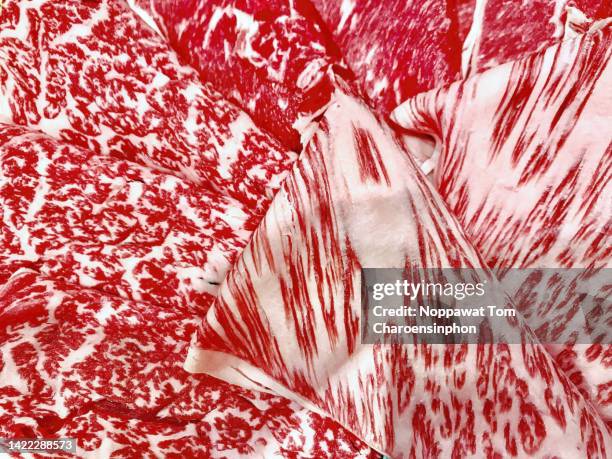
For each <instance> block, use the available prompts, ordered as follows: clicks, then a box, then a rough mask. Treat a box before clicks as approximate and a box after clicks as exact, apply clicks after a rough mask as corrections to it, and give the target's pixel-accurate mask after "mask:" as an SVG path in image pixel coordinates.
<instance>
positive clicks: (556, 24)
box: [454, 0, 612, 75]
mask: <svg viewBox="0 0 612 459" xmlns="http://www.w3.org/2000/svg"><path fill="white" fill-rule="evenodd" d="M454 1H455V2H456V3H457V11H458V22H459V29H460V31H461V32H460V34H461V36H462V38H461V39H462V41H463V56H462V67H463V73H464V75H467V74H470V73H473V72H478V71H482V70H485V69H487V68H490V67H494V66H495V65H499V64H503V63H506V62H509V61H513V60H516V59H519V58H521V57H524V56H525V55H527V54H530V53H534V52H538V51H542V50H544V49H546V48H547V47H548V46H551V45H552V44H554V43H555V42H557V41H560V40H562V39H564V38H572V37H573V36H575V35H576V34H579V33H580V32H584V31H585V30H586V29H587V28H588V27H589V26H590V25H591V24H592V22H593V21H598V20H602V19H606V18H609V17H612V3H610V2H609V0H532V1H528V2H516V1H513V0H454Z"/></svg>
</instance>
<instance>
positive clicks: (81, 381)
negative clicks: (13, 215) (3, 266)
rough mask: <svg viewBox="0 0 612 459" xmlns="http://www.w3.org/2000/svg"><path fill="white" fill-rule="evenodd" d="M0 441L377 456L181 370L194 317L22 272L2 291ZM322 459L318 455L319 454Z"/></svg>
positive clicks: (134, 450)
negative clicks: (73, 440)
mask: <svg viewBox="0 0 612 459" xmlns="http://www.w3.org/2000/svg"><path fill="white" fill-rule="evenodd" d="M0 324H1V325H0V435H1V436H2V437H9V438H24V437H25V438H49V437H71V438H76V439H77V441H78V445H79V448H78V455H79V457H98V458H104V457H111V456H112V457H116V456H117V455H120V456H121V457H143V456H147V457H148V455H160V454H161V455H162V456H163V457H177V458H178V457H185V454H187V455H188V456H189V457H198V458H200V457H201V458H205V457H228V456H231V457H253V456H254V455H265V456H266V457H271V456H275V455H279V456H290V455H291V453H292V452H293V453H296V454H297V453H303V454H305V455H315V456H316V455H317V453H319V452H320V451H325V449H326V448H334V449H336V450H337V451H338V452H339V453H340V456H339V457H345V458H355V457H368V455H369V454H370V451H369V449H368V448H367V447H366V446H365V445H364V444H363V443H361V442H360V441H358V440H357V439H356V438H355V437H353V436H352V435H351V434H350V433H348V432H346V431H345V430H343V429H342V428H340V427H339V426H338V425H337V424H335V423H333V422H332V421H329V420H326V419H324V418H321V417H320V416H318V415H316V414H314V413H310V412H306V411H304V410H303V409H301V408H300V407H298V406H297V405H296V404H295V403H292V402H290V401H289V400H287V399H283V398H280V397H273V396H269V395H258V394H255V393H251V392H248V391H245V390H242V389H240V388H238V387H235V386H231V385H228V384H226V383H224V382H222V381H219V380H216V379H214V378H211V377H208V376H205V375H192V374H189V373H187V372H185V371H184V370H182V368H181V364H182V361H181V359H180V355H181V354H183V353H184V351H185V350H186V348H187V347H188V345H189V340H190V335H191V334H192V333H193V331H194V329H195V327H196V321H195V319H194V316H193V315H190V314H184V313H181V312H177V311H172V310H169V309H168V308H163V307H157V306H154V305H151V304H146V303H140V302H133V301H125V300H122V299H119V298H117V297H114V296H109V295H106V294H103V293H100V292H98V291H95V290H91V289H83V288H81V287H78V286H74V285H71V284H68V283H65V282H62V281H57V280H51V279H49V278H47V277H45V276H42V275H40V274H38V273H36V272H35V271H31V270H27V269H21V270H19V271H17V272H15V273H14V274H13V275H12V277H11V278H10V279H9V280H8V282H7V283H6V284H4V285H3V286H2V287H1V288H0ZM319 457H320V456H319Z"/></svg>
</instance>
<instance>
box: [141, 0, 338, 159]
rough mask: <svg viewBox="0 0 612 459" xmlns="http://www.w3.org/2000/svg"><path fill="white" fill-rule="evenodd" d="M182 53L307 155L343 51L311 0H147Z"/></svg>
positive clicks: (260, 122) (286, 142) (258, 119)
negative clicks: (307, 139) (307, 141)
mask: <svg viewBox="0 0 612 459" xmlns="http://www.w3.org/2000/svg"><path fill="white" fill-rule="evenodd" d="M138 6H140V7H141V8H142V9H143V10H144V11H145V12H146V13H149V15H150V17H151V18H152V19H153V20H154V21H155V23H156V24H158V25H159V28H160V29H161V31H162V33H163V35H164V36H165V37H166V38H167V40H168V42H169V44H170V45H171V46H172V47H173V49H175V50H176V51H177V53H178V54H179V55H180V56H181V57H182V58H183V59H184V60H185V61H186V62H188V63H189V64H190V65H191V66H193V67H194V68H195V69H197V70H198V72H199V74H200V76H201V77H202V79H203V80H205V81H210V82H212V83H213V84H214V85H215V88H216V89H218V90H219V91H220V92H221V93H222V94H223V95H224V96H225V97H226V98H228V99H230V100H232V101H234V102H235V103H237V104H238V105H239V106H240V107H242V109H243V110H245V111H246V112H247V113H249V115H251V117H252V118H253V119H254V120H255V122H256V123H257V125H258V126H260V127H262V128H264V129H266V130H268V131H269V132H270V133H271V134H272V135H273V136H274V137H275V138H276V139H278V140H279V141H280V142H281V143H283V145H285V147H287V148H289V149H292V150H295V151H300V150H301V148H302V140H301V138H302V137H303V136H304V135H307V131H308V127H309V124H310V122H311V121H312V120H313V119H314V118H316V117H317V116H319V115H320V114H321V112H322V111H324V110H325V108H326V107H327V105H328V104H329V102H330V98H331V95H332V93H333V90H334V86H335V82H334V73H335V72H340V74H342V75H345V76H346V69H343V66H342V62H341V58H340V54H339V51H338V50H337V48H336V46H335V44H334V43H333V42H332V40H331V37H329V36H328V35H329V34H327V32H326V29H325V26H322V24H321V21H320V18H319V17H318V13H317V12H316V11H315V9H314V7H313V6H312V5H311V4H310V2H309V1H304V0H300V1H289V0H272V1H270V0H249V1H237V0H171V1H166V0H140V1H139V2H138Z"/></svg>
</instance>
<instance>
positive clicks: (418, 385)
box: [186, 92, 610, 458]
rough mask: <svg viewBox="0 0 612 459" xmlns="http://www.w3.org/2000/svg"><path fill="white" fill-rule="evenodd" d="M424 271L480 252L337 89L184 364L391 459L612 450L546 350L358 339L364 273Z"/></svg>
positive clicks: (468, 263) (389, 140)
mask: <svg viewBox="0 0 612 459" xmlns="http://www.w3.org/2000/svg"><path fill="white" fill-rule="evenodd" d="M413 266H416V267H420V266H428V267H444V266H446V267H460V266H461V267H477V266H480V259H479V256H478V255H477V253H476V252H475V251H474V249H473V248H472V246H471V245H470V244H469V243H468V242H467V241H466V239H465V238H464V236H463V235H462V232H461V231H460V229H459V227H458V226H457V224H456V223H455V220H454V219H453V218H452V217H451V216H450V214H449V213H448V211H447V210H446V208H445V206H444V204H443V202H442V200H441V198H440V197H439V196H438V195H437V194H436V192H435V191H434V190H433V188H432V187H431V185H430V184H429V183H428V182H427V181H426V180H425V178H424V177H423V176H422V174H421V173H420V172H419V171H418V170H417V169H416V166H415V165H414V163H413V162H412V159H411V158H410V157H408V156H407V155H405V154H404V153H403V151H402V150H401V149H400V148H399V147H398V145H397V144H396V143H395V142H394V140H393V136H392V135H391V134H390V132H389V131H388V129H387V128H385V127H384V126H382V125H381V124H379V123H378V121H377V119H376V117H375V116H374V115H372V114H371V113H370V112H369V111H368V109H367V108H366V107H365V106H364V105H363V104H362V103H361V102H359V101H358V100H357V99H355V98H354V97H351V96H349V95H346V94H342V93H340V92H337V93H336V94H335V95H334V103H333V104H332V105H331V106H330V108H329V109H328V110H327V111H326V113H325V115H324V116H323V118H322V120H321V122H320V124H319V129H318V130H317V131H316V132H315V134H314V136H313V138H312V140H311V141H310V143H309V144H308V145H307V147H306V149H305V150H304V152H303V153H302V155H301V157H300V159H299V160H298V163H297V166H296V167H295V168H294V170H293V171H292V174H291V175H290V176H289V177H288V178H287V179H286V180H285V182H284V184H283V186H282V188H281V190H280V191H279V193H278V194H277V195H276V197H275V199H274V201H273V203H272V205H271V207H270V209H269V211H268V213H267V214H266V217H265V218H264V220H263V221H262V223H261V225H260V226H259V227H258V229H257V230H256V231H255V233H254V235H253V239H252V240H251V242H250V243H249V245H248V246H247V248H246V249H245V251H244V252H243V253H242V254H241V256H240V258H239V259H238V261H237V263H236V264H235V265H234V267H233V268H232V270H231V271H230V272H229V274H228V276H227V278H226V281H225V282H224V284H223V285H222V287H221V289H220V293H219V297H218V298H217V301H216V302H215V304H214V306H213V307H212V308H211V309H210V310H209V312H208V314H207V316H206V318H205V319H204V321H203V323H202V327H201V328H200V330H199V335H198V341H197V343H196V345H195V346H194V347H193V348H192V349H191V351H190V355H189V358H188V359H187V362H186V368H187V369H188V370H190V371H195V372H207V373H210V374H213V375H216V376H218V377H220V378H222V379H225V380H228V381H231V382H234V383H238V384H241V385H244V386H245V387H253V386H255V388H256V387H258V385H264V386H266V387H269V388H271V389H272V390H274V391H277V392H278V393H279V394H282V395H285V396H288V397H290V398H292V399H294V400H296V401H298V402H300V403H302V404H304V405H305V406H307V407H310V408H313V409H316V410H319V411H322V412H324V413H327V414H329V415H330V416H331V417H333V418H334V419H335V420H337V421H338V422H340V423H341V424H342V425H343V426H345V427H346V428H348V429H349V430H351V431H352V432H354V433H355V434H357V436H358V437H360V438H362V439H364V441H366V442H367V443H368V444H370V445H371V446H372V447H374V448H375V449H377V450H378V451H381V452H384V453H386V454H388V455H390V456H391V457H394V458H402V457H404V458H407V457H451V456H454V457H467V456H471V457H506V456H517V455H518V456H538V457H554V456H560V455H564V454H566V452H567V451H572V452H573V454H576V455H578V456H581V457H600V458H605V457H606V456H608V455H609V449H608V448H609V442H610V438H609V435H608V432H607V430H606V427H605V425H604V424H603V422H602V421H601V419H600V418H599V417H598V415H597V414H596V413H595V411H594V410H593V408H592V407H591V406H590V405H589V404H588V403H586V402H585V401H584V399H583V398H582V396H581V395H580V393H579V392H578V391H577V389H576V388H575V386H574V385H573V384H572V383H571V382H570V381H569V380H568V379H567V378H566V377H565V376H564V374H563V373H562V372H560V370H559V369H558V367H557V366H556V365H555V363H554V362H553V361H552V359H551V358H550V356H549V355H548V354H547V353H546V351H545V350H544V349H543V348H542V346H540V345H537V344H523V345H504V344H499V345H448V346H445V345H418V346H417V345H404V346H393V345H364V344H362V343H361V341H360V311H361V291H360V284H359V278H360V277H359V276H360V271H361V268H362V267H400V268H403V267H413ZM506 326H507V327H510V328H512V327H515V326H518V325H513V324H511V323H507V324H506Z"/></svg>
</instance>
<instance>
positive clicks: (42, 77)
mask: <svg viewBox="0 0 612 459" xmlns="http://www.w3.org/2000/svg"><path fill="white" fill-rule="evenodd" d="M3 8H4V9H5V10H6V12H7V13H6V14H2V15H1V16H0V101H1V102H0V121H3V122H12V123H15V124H23V125H28V126H31V127H33V128H36V129H40V130H42V131H43V132H45V133H47V134H49V135H51V136H53V137H55V138H58V139H62V140H66V141H69V142H70V143H73V144H75V145H79V146H82V147H85V148H87V149H89V150H91V151H94V152H97V153H101V154H104V155H108V156H115V157H119V158H122V159H127V160H131V161H137V162H140V163H142V164H145V165H148V166H152V167H155V168H160V169H163V170H167V171H170V172H172V173H175V174H178V175H180V176H181V177H184V178H187V179H190V180H193V181H195V182H197V183H203V184H206V185H207V186H209V187H211V188H214V189H216V190H217V191H219V192H220V193H222V194H225V195H227V196H231V197H232V198H234V199H236V200H238V201H239V202H241V203H242V207H243V210H244V211H248V212H254V211H259V212H263V211H264V210H265V208H266V207H267V204H268V203H269V200H270V199H271V197H272V195H273V194H274V190H275V189H276V188H277V187H278V185H279V183H280V181H281V179H282V177H283V176H284V174H285V172H286V170H287V169H288V167H289V166H290V164H291V163H292V162H293V160H294V159H295V154H294V153H292V152H290V151H288V150H286V149H284V148H283V147H281V146H280V144H278V143H277V142H276V141H274V140H273V139H272V138H271V137H270V136H269V135H267V134H265V133H264V132H262V131H261V130H259V129H258V128H257V127H256V126H255V125H254V124H253V122H252V120H251V119H250V118H249V116H248V115H247V114H246V113H245V112H243V111H241V110H240V109H238V108H237V107H236V106H234V105H233V104H231V103H229V102H227V101H226V100H225V99H223V98H222V96H221V95H220V94H219V93H218V92H216V91H215V90H214V89H213V88H212V86H210V85H209V84H203V83H201V82H200V81H199V79H198V75H197V73H196V72H195V71H194V70H193V69H191V68H189V67H186V66H183V65H181V64H180V63H179V61H178V58H177V56H176V55H175V53H174V52H173V51H172V50H171V49H170V48H169V47H168V45H167V44H166V43H165V41H164V39H163V38H162V37H160V36H158V35H157V34H156V33H155V32H154V31H153V30H151V29H150V28H149V27H147V26H146V25H145V24H144V23H142V21H140V20H139V19H138V18H137V17H136V16H135V15H134V13H133V12H132V11H131V10H130V9H129V8H128V7H127V6H126V5H125V4H124V2H122V1H119V0H103V1H95V2H82V1H80V0H68V1H63V2H56V1H50V0H48V1H42V2H37V3H32V2H29V1H26V0H8V1H5V2H4V5H3Z"/></svg>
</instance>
